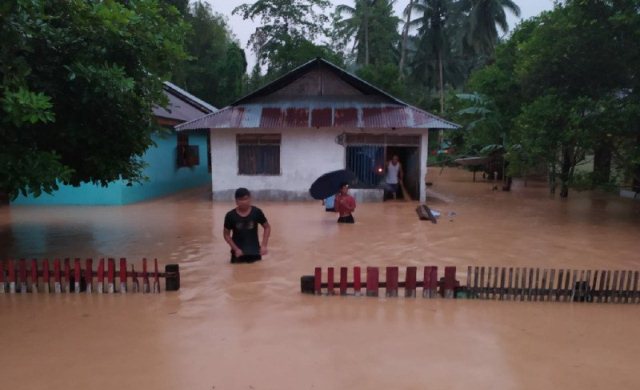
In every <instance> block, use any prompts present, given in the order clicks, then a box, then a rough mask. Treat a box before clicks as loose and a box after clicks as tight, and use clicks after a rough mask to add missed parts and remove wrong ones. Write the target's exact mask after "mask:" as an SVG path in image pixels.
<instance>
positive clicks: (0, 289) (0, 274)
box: [0, 260, 6, 294]
mask: <svg viewBox="0 0 640 390" xmlns="http://www.w3.org/2000/svg"><path fill="white" fill-rule="evenodd" d="M5 283H6V282H5V277H4V260H0V294H4V292H5V288H4V286H5Z"/></svg>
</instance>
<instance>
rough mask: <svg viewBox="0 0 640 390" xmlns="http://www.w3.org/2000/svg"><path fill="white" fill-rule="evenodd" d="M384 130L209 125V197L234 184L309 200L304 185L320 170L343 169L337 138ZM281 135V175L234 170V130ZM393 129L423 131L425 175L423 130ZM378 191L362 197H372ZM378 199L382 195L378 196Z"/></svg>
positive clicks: (260, 193) (259, 194)
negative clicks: (243, 173) (238, 127)
mask: <svg viewBox="0 0 640 390" xmlns="http://www.w3.org/2000/svg"><path fill="white" fill-rule="evenodd" d="M344 132H352V133H360V132H366V133H384V132H391V131H389V130H384V129H381V130H373V129H371V130H370V129H367V130H366V131H364V130H360V129H348V130H345V129H326V128H321V129H307V128H304V129H242V130H241V129H214V130H212V131H211V164H212V177H213V180H212V191H213V199H214V200H223V201H228V200H232V199H233V192H234V191H235V189H236V188H238V187H246V188H248V189H249V190H251V192H252V194H253V196H254V197H255V198H257V199H264V200H310V199H311V197H310V196H309V187H310V186H311V183H313V181H314V180H315V179H316V178H318V177H319V176H320V175H322V174H323V173H326V172H329V171H333V170H336V169H344V167H345V164H346V161H345V160H346V148H345V147H344V146H343V145H340V144H338V143H337V142H336V138H337V137H338V136H339V135H340V134H342V133H344ZM260 133H278V134H281V136H282V138H281V145H280V175H277V176H268V175H239V174H238V147H237V144H236V135H237V134H260ZM393 133H394V134H422V146H421V149H422V150H421V153H420V161H421V163H420V164H421V168H420V171H421V176H422V177H424V176H425V174H426V161H427V149H426V143H427V132H426V131H420V130H413V129H407V130H403V131H401V130H398V131H394V132H393ZM421 182H422V184H421V195H420V198H421V200H424V196H425V195H424V194H425V187H424V180H421ZM378 198H379V196H378V195H377V193H376V195H374V196H366V197H365V198H364V199H365V200H367V199H375V200H377V199H378ZM380 200H381V199H380Z"/></svg>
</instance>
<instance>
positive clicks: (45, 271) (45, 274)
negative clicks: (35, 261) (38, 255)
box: [42, 259, 51, 294]
mask: <svg viewBox="0 0 640 390" xmlns="http://www.w3.org/2000/svg"><path fill="white" fill-rule="evenodd" d="M49 278H50V275H49V259H44V260H42V291H44V292H45V293H47V294H48V293H49V291H50V289H51V287H50V286H49Z"/></svg>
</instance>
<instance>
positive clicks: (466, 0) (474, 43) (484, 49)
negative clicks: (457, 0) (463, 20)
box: [461, 0, 520, 55]
mask: <svg viewBox="0 0 640 390" xmlns="http://www.w3.org/2000/svg"><path fill="white" fill-rule="evenodd" d="M461 3H462V4H461V6H462V9H463V10H464V11H465V12H466V13H468V21H467V31H466V43H467V44H468V45H469V46H471V47H472V48H473V49H474V51H476V53H478V54H485V55H490V54H492V53H493V50H494V48H495V46H496V44H497V42H498V27H499V28H500V30H502V32H503V33H506V32H507V31H508V30H509V24H508V23H507V15H506V12H505V10H509V11H511V13H513V14H514V15H515V16H520V7H518V5H517V4H516V3H515V2H513V1H512V0H463V1H462V2H461Z"/></svg>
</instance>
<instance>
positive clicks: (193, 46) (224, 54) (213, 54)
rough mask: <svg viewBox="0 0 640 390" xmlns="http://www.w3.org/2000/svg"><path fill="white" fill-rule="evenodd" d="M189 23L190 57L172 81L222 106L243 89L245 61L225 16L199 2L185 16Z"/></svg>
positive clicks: (187, 39)
mask: <svg viewBox="0 0 640 390" xmlns="http://www.w3.org/2000/svg"><path fill="white" fill-rule="evenodd" d="M185 21H186V22H187V23H188V24H189V25H190V26H191V31H190V32H189V34H188V36H187V38H186V50H187V52H188V54H189V59H188V60H187V61H185V62H183V64H182V65H181V66H180V68H179V69H178V71H177V73H176V75H175V76H174V78H173V81H174V82H175V83H176V84H177V85H180V86H182V87H184V89H186V90H187V91H189V92H190V93H192V94H194V95H195V96H198V97H199V98H201V99H203V100H204V101H206V102H208V103H211V104H213V105H214V106H216V107H224V106H226V105H227V104H229V103H231V102H233V101H234V100H236V99H237V98H238V97H240V96H241V95H242V94H243V93H244V92H245V91H244V89H245V88H244V87H245V84H246V69H247V60H246V57H245V54H244V50H243V49H242V48H241V47H240V45H239V43H238V42H237V41H236V39H235V38H234V37H233V34H232V33H231V31H230V29H229V26H228V25H227V21H226V19H225V18H224V17H223V16H222V15H220V14H216V13H214V12H213V10H212V9H211V6H210V5H209V4H207V3H204V2H202V1H196V2H194V3H193V4H192V5H191V7H190V8H189V12H188V13H187V14H186V15H185Z"/></svg>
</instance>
